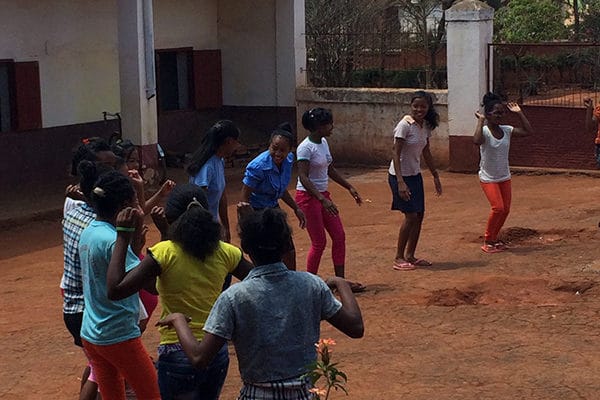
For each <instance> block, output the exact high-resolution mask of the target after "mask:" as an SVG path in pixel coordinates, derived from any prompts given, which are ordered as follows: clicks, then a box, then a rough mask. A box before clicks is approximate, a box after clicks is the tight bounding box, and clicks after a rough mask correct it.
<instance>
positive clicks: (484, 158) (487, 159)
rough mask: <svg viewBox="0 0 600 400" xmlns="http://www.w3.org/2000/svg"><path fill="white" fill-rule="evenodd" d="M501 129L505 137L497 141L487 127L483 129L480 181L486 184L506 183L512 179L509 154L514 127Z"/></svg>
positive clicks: (480, 150)
mask: <svg viewBox="0 0 600 400" xmlns="http://www.w3.org/2000/svg"><path fill="white" fill-rule="evenodd" d="M500 129H502V132H504V135H502V138H500V139H496V138H495V137H494V135H492V132H490V129H489V128H488V127H487V126H484V127H483V143H482V144H481V145H480V146H479V155H480V156H481V159H480V161H479V180H480V181H481V182H484V183H497V182H504V181H507V180H509V179H510V168H509V166H508V152H509V150H510V136H511V134H512V131H513V127H512V126H510V125H500Z"/></svg>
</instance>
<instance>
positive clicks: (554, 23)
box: [495, 0, 568, 43]
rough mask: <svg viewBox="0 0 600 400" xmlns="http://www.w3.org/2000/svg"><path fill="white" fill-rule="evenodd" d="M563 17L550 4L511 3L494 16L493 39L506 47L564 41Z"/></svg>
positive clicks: (539, 0)
mask: <svg viewBox="0 0 600 400" xmlns="http://www.w3.org/2000/svg"><path fill="white" fill-rule="evenodd" d="M566 17H567V15H566V12H565V11H564V10H563V8H562V6H561V5H560V4H557V2H556V1H553V0H511V1H510V2H509V3H508V5H506V6H504V7H501V8H500V9H499V10H498V11H497V13H496V18H495V24H496V26H495V28H496V39H497V40H500V41H502V42H507V43H519V42H544V41H552V40H561V39H566V38H567V36H568V29H567V27H566V26H565V19H566Z"/></svg>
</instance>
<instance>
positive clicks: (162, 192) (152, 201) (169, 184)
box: [140, 179, 175, 214]
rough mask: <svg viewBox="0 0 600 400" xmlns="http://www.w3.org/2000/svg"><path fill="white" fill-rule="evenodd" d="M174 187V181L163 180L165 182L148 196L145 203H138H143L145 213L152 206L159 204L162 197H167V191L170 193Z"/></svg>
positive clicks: (148, 211)
mask: <svg viewBox="0 0 600 400" xmlns="http://www.w3.org/2000/svg"><path fill="white" fill-rule="evenodd" d="M174 187H175V182H173V181H172V180H170V179H167V180H166V181H165V183H163V184H162V186H161V187H160V189H159V190H158V191H157V192H156V193H154V195H152V197H150V198H149V199H148V200H146V202H145V203H140V204H143V207H144V213H146V214H148V213H150V211H151V210H152V209H153V208H154V207H156V206H158V205H159V204H160V202H161V201H162V199H164V198H165V197H167V196H168V195H169V193H171V191H172V190H173V188H174Z"/></svg>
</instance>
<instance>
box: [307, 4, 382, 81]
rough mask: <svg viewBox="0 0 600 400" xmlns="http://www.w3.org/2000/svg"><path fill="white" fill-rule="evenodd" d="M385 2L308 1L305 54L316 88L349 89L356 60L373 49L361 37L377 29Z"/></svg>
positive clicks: (365, 38)
mask: <svg viewBox="0 0 600 400" xmlns="http://www.w3.org/2000/svg"><path fill="white" fill-rule="evenodd" d="M385 3H386V2H385V1H383V0H336V1H331V0H306V3H305V9H306V53H307V58H308V69H309V75H310V77H311V81H312V83H313V84H314V85H316V86H342V87H343V86H348V85H349V83H350V81H351V78H352V72H353V71H354V69H355V61H356V60H355V58H356V56H357V54H358V52H360V51H361V50H362V49H364V48H369V47H372V46H371V44H370V43H367V42H366V40H367V39H368V36H367V37H366V36H364V35H361V34H360V33H364V32H371V31H372V30H373V28H376V26H373V25H374V22H376V21H378V17H379V14H380V13H381V11H382V9H383V7H384V5H385Z"/></svg>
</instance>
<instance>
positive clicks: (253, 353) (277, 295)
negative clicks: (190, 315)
mask: <svg viewBox="0 0 600 400" xmlns="http://www.w3.org/2000/svg"><path fill="white" fill-rule="evenodd" d="M341 307H342V304H341V303H340V302H339V301H338V300H337V299H336V298H335V297H334V296H333V294H332V293H331V290H330V289H329V287H328V286H327V285H326V284H325V282H323V280H322V279H321V278H319V277H318V276H315V275H312V274H310V273H308V272H296V271H289V270H288V269H287V268H286V266H285V265H284V264H283V263H276V264H268V265H262V266H259V267H255V268H254V269H253V270H252V271H250V273H249V274H248V276H247V277H246V279H244V280H243V281H242V282H240V283H238V284H236V285H233V286H231V287H230V288H229V289H227V290H226V291H224V292H223V293H222V294H221V295H220V296H219V298H218V299H217V302H216V303H215V305H214V307H213V309H212V310H211V312H210V315H209V316H208V319H207V320H206V323H205V324H204V330H205V331H206V332H209V333H212V334H213V335H216V336H219V337H222V338H224V339H227V340H231V341H233V344H234V346H235V351H236V353H237V358H238V364H239V369H240V375H241V377H242V380H243V381H244V382H246V383H264V382H272V381H278V380H282V379H290V378H294V377H298V376H300V375H303V374H304V373H306V372H307V370H306V366H307V365H309V364H310V363H312V362H314V361H315V359H316V349H315V343H316V342H317V341H318V340H319V334H320V322H321V320H326V319H329V318H331V317H332V316H333V315H335V314H336V313H337V312H338V311H339V310H340V308H341Z"/></svg>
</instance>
